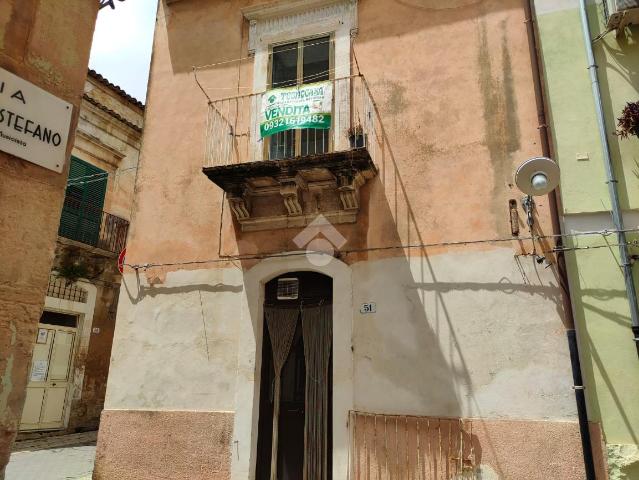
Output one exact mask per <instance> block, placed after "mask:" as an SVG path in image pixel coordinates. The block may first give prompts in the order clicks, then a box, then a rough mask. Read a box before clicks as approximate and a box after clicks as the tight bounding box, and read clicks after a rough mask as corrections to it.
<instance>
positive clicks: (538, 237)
mask: <svg viewBox="0 0 639 480" xmlns="http://www.w3.org/2000/svg"><path fill="white" fill-rule="evenodd" d="M631 232H635V233H636V232H639V228H633V229H626V230H624V233H631ZM615 233H619V232H618V231H616V230H592V231H584V232H576V233H571V234H553V235H533V236H529V237H509V238H492V239H482V240H463V241H451V242H437V243H422V244H405V245H389V246H385V247H367V248H357V249H348V250H338V251H337V252H336V253H337V254H338V255H351V254H354V253H365V252H375V251H385V250H400V249H401V250H409V249H414V248H422V249H424V248H434V247H453V246H464V245H478V244H487V243H505V242H514V241H523V240H532V241H535V240H536V241H539V240H544V239H552V238H559V237H562V238H563V237H569V238H576V237H582V236H590V235H600V236H603V237H607V236H609V235H612V234H615ZM610 246H616V245H613V244H608V243H607V244H606V245H593V246H583V247H562V248H560V249H551V250H547V251H543V252H541V253H543V254H550V253H559V252H567V251H573V250H589V249H594V248H606V247H610ZM617 246H618V245H617ZM627 246H635V247H639V241H633V242H629V243H628V244H627ZM309 253H310V254H322V255H328V254H327V253H326V252H310V251H303V252H302V251H300V252H270V253H262V254H259V253H257V254H250V255H224V256H220V257H219V258H214V259H207V260H187V261H178V262H166V263H144V264H128V263H125V265H126V266H128V267H131V268H133V269H134V270H138V269H140V268H144V269H147V268H152V267H173V266H184V265H202V264H208V263H226V262H230V261H232V260H258V259H265V258H281V257H296V256H302V255H308V254H309ZM526 255H532V254H521V255H520V256H526ZM536 256H540V255H539V254H536Z"/></svg>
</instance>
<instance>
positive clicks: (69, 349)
mask: <svg viewBox="0 0 639 480" xmlns="http://www.w3.org/2000/svg"><path fill="white" fill-rule="evenodd" d="M74 338H75V335H74V334H73V333H71V332H65V331H57V332H56V335H55V341H54V342H53V352H52V353H51V364H50V366H49V380H68V378H69V366H70V365H71V355H72V353H73V339H74Z"/></svg>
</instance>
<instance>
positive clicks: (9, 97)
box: [0, 68, 73, 173]
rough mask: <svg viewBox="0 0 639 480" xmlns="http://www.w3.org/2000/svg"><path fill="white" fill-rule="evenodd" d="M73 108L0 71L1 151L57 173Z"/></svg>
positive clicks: (60, 165)
mask: <svg viewBox="0 0 639 480" xmlns="http://www.w3.org/2000/svg"><path fill="white" fill-rule="evenodd" d="M72 111H73V108H72V105H71V104H70V103H68V102H65V101H64V100H61V99H59V98H57V97H55V96H54V95H51V94H50V93H49V92H46V91H44V90H42V89H41V88H39V87H36V86H35V85H33V84H32V83H30V82H27V81H26V80H24V79H22V78H20V77H18V76H16V75H14V74H12V73H10V72H8V71H6V70H4V69H2V68H0V150H2V151H4V152H7V153H9V154H11V155H15V156H16V157H19V158H22V159H24V160H27V161H29V162H32V163H35V164H37V165H40V166H42V167H44V168H48V169H49V170H53V171H55V172H58V173H60V172H61V171H62V169H63V168H64V163H65V161H66V150H67V141H68V138H69V127H70V124H71V113H72Z"/></svg>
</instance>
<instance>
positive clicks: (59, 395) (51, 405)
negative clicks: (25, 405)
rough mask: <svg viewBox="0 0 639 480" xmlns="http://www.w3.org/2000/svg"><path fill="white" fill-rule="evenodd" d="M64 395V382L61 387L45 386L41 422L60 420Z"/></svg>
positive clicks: (65, 388)
mask: <svg viewBox="0 0 639 480" xmlns="http://www.w3.org/2000/svg"><path fill="white" fill-rule="evenodd" d="M66 396H67V385H66V383H65V384H64V385H63V386H61V387H58V386H56V387H51V388H47V395H46V397H45V399H44V403H43V406H42V418H41V419H40V421H41V422H42V423H51V422H56V423H57V422H62V418H63V414H64V400H65V399H66ZM54 427H55V425H54Z"/></svg>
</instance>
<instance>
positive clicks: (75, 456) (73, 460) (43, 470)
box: [5, 432, 96, 480]
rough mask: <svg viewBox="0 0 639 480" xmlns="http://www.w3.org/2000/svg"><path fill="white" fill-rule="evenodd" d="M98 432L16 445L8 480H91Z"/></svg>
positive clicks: (36, 440) (7, 475) (6, 478)
mask: <svg viewBox="0 0 639 480" xmlns="http://www.w3.org/2000/svg"><path fill="white" fill-rule="evenodd" d="M95 441H96V432H89V433H81V434H76V435H64V436H59V437H48V438H41V439H35V440H33V439H32V440H24V441H21V442H16V444H15V445H14V448H13V453H12V454H11V460H10V461H9V465H7V471H6V477H5V480H91V475H92V473H93V462H94V460H95Z"/></svg>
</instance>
